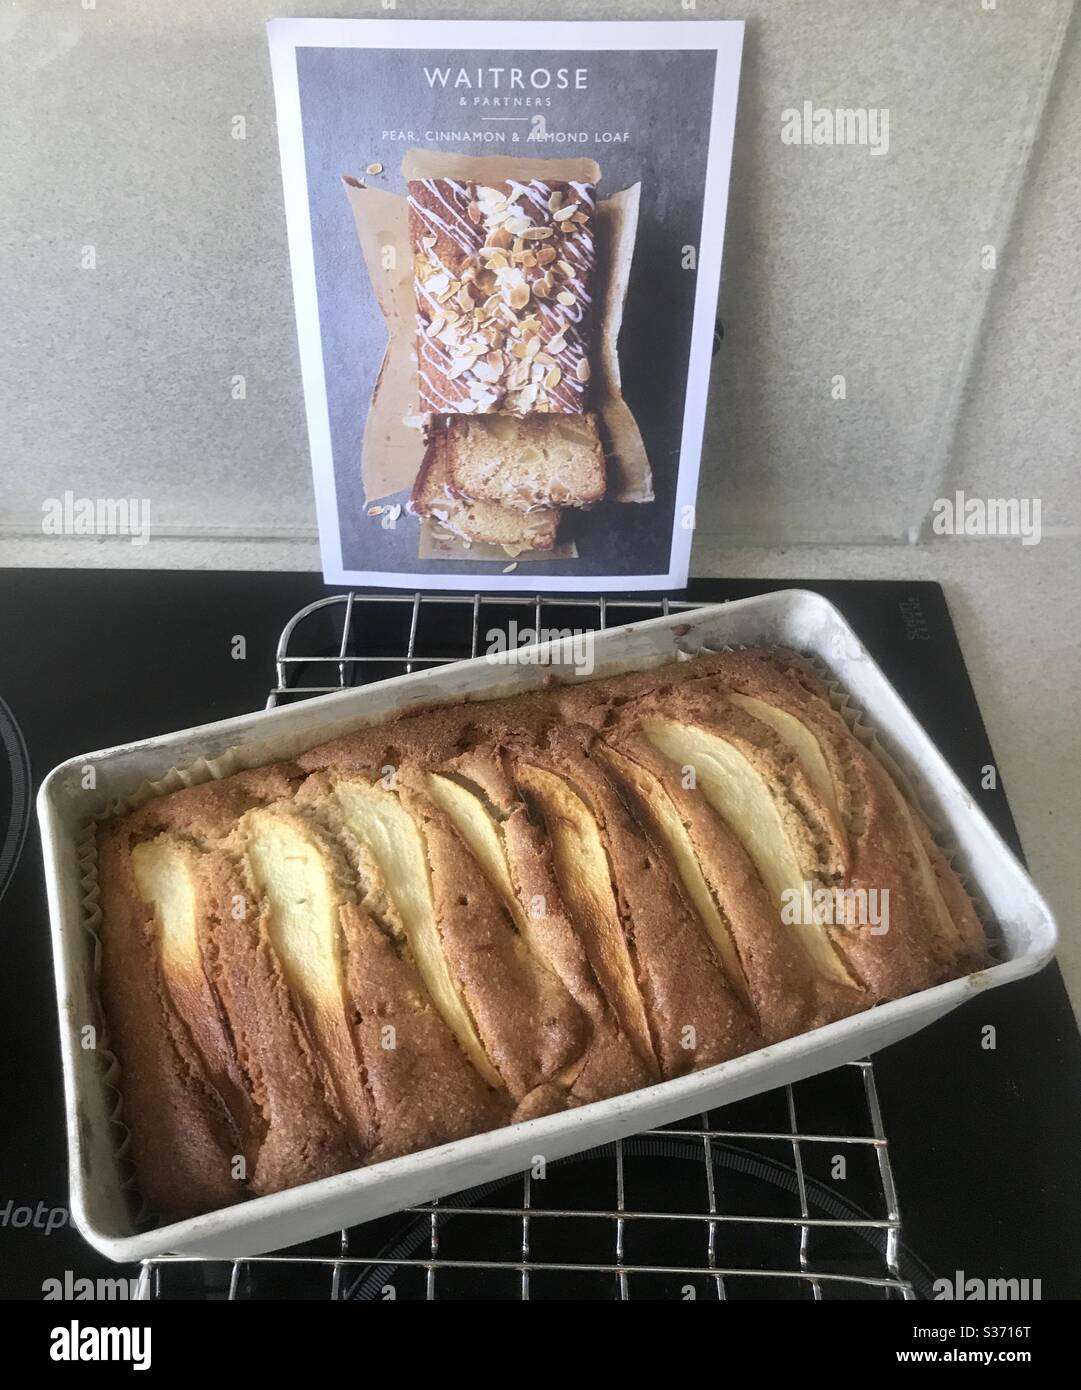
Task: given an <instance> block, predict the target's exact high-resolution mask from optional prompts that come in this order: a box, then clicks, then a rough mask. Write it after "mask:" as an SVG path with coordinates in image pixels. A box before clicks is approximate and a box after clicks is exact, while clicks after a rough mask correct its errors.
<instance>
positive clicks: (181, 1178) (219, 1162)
mask: <svg viewBox="0 0 1081 1390" xmlns="http://www.w3.org/2000/svg"><path fill="white" fill-rule="evenodd" d="M98 873H99V880H100V883H101V899H100V901H101V912H102V920H101V945H102V957H101V994H102V1002H103V1004H104V1007H105V1015H106V1019H107V1022H108V1032H107V1042H108V1045H109V1047H110V1048H111V1050H112V1051H113V1052H114V1053H115V1054H116V1057H117V1060H118V1062H119V1065H120V1073H121V1086H122V1091H123V1097H124V1110H123V1116H122V1118H123V1121H124V1123H125V1125H126V1127H127V1128H128V1130H129V1133H130V1136H131V1150H130V1152H131V1158H132V1161H133V1162H134V1165H135V1173H136V1178H137V1180H138V1182H139V1186H140V1187H141V1189H142V1191H143V1194H144V1196H145V1197H146V1199H147V1201H148V1202H149V1203H150V1204H151V1205H152V1206H153V1207H154V1208H155V1209H156V1210H157V1211H160V1212H162V1213H163V1214H166V1215H168V1216H190V1215H194V1214H195V1213H197V1212H199V1211H206V1210H209V1209H211V1208H214V1207H223V1206H228V1205H230V1204H231V1203H233V1202H237V1201H239V1200H240V1199H241V1198H242V1197H244V1196H245V1195H246V1193H245V1189H244V1184H243V1182H238V1181H234V1179H233V1177H232V1171H233V1170H232V1162H233V1158H234V1155H236V1154H237V1153H238V1152H240V1145H241V1140H240V1136H239V1135H237V1133H236V1131H235V1129H234V1128H233V1125H232V1122H231V1120H230V1117H229V1114H228V1112H227V1110H226V1109H225V1106H224V1105H223V1104H222V1102H221V1100H220V1098H219V1097H218V1096H217V1095H216V1094H215V1093H214V1092H213V1091H212V1090H211V1088H210V1087H209V1085H208V1084H207V1082H206V1080H205V1079H204V1077H203V1074H202V1068H201V1064H200V1061H199V1059H198V1057H197V1055H196V1053H195V1049H194V1047H193V1045H192V1043H191V1039H190V1037H188V1036H187V1030H186V1029H185V1028H184V1025H183V1024H182V1022H181V1020H180V1019H179V1018H178V1016H177V1015H176V1012H175V1010H174V1009H173V1007H172V1005H171V1003H170V1001H169V998H168V993H167V991H166V989H165V985H164V982H163V980H162V978H161V969H160V964H159V961H158V957H157V953H156V950H155V947H154V938H153V928H152V916H151V912H150V909H149V908H148V907H147V906H146V904H144V903H143V902H142V900H141V899H140V897H139V895H138V893H137V891H136V888H135V883H134V880H133V878H132V873H131V865H130V857H129V832H128V828H127V827H126V826H125V825H124V824H123V823H121V824H120V825H118V826H116V827H113V828H112V829H108V830H105V831H104V832H103V833H102V834H101V835H100V836H99V839H98Z"/></svg>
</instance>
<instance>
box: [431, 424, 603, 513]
mask: <svg viewBox="0 0 1081 1390" xmlns="http://www.w3.org/2000/svg"><path fill="white" fill-rule="evenodd" d="M447 434H448V439H447V445H448V448H447V472H448V475H449V479H448V483H449V487H450V490H451V492H453V493H454V495H455V496H456V497H462V498H468V499H471V500H474V501H483V502H495V503H498V504H499V505H500V506H503V507H510V508H511V509H512V510H515V511H523V512H531V511H535V510H538V509H542V508H548V507H591V506H592V505H593V504H594V502H599V501H600V500H601V498H602V497H603V496H604V449H603V446H602V445H601V438H600V434H599V432H598V429H597V417H596V416H595V415H591V414H586V415H578V416H575V417H574V418H572V419H567V418H566V417H565V416H559V415H532V416H528V417H527V418H525V419H522V420H516V419H515V418H514V417H513V416H509V415H462V416H453V417H451V418H450V420H449V421H448V424H447Z"/></svg>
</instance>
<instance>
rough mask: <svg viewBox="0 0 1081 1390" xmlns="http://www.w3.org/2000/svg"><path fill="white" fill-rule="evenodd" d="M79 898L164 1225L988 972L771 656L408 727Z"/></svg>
mask: <svg viewBox="0 0 1081 1390" xmlns="http://www.w3.org/2000/svg"><path fill="white" fill-rule="evenodd" d="M98 873H99V879H100V903H101V911H102V919H101V926H100V934H101V945H102V955H101V994H102V1000H103V1004H104V1009H105V1016H106V1024H107V1037H108V1045H109V1046H110V1047H111V1048H112V1049H113V1050H114V1051H115V1053H116V1055H117V1058H118V1061H119V1067H120V1073H119V1074H120V1086H121V1091H122V1098H123V1110H122V1118H123V1122H124V1124H125V1125H126V1126H127V1127H128V1129H129V1130H130V1134H131V1145H130V1154H131V1157H132V1159H133V1161H134V1165H135V1170H136V1177H137V1180H138V1183H139V1185H140V1187H141V1189H142V1192H143V1194H144V1196H145V1198H146V1199H147V1201H148V1202H149V1203H150V1204H151V1206H152V1207H153V1208H154V1210H155V1211H156V1212H157V1213H159V1214H160V1215H161V1216H163V1217H170V1216H172V1217H175V1216H182V1215H188V1214H192V1213H195V1212H200V1211H206V1210H209V1209H212V1208H215V1207H220V1206H223V1205H225V1204H228V1203H231V1202H235V1201H240V1200H242V1199H245V1198H248V1197H251V1196H256V1195H259V1194H263V1193H269V1192H275V1191H278V1190H281V1189H282V1188H286V1187H290V1186H292V1185H295V1184H298V1183H303V1182H308V1181H312V1180H314V1179H317V1178H321V1177H324V1176H327V1175H329V1174H332V1173H338V1172H341V1171H344V1170H347V1169H349V1168H351V1167H354V1166H357V1165H360V1164H368V1163H377V1162H379V1161H380V1160H382V1159H385V1158H390V1157H392V1156H394V1155H399V1154H404V1153H409V1152H411V1151H414V1150H418V1149H421V1148H425V1147H428V1146H431V1145H437V1144H441V1143H445V1142H447V1141H449V1140H452V1139H456V1138H460V1137H463V1136H466V1135H471V1134H476V1133H480V1132H483V1131H486V1130H489V1129H492V1128H494V1127H497V1126H500V1125H504V1124H509V1123H511V1122H513V1121H515V1120H518V1119H523V1118H530V1117H535V1116H539V1115H543V1114H547V1113H552V1112H554V1111H557V1110H562V1109H565V1108H568V1107H574V1106H578V1105H583V1104H588V1103H589V1102H591V1101H595V1100H598V1099H602V1098H604V1097H607V1096H612V1095H617V1094H620V1093H623V1092H626V1091H630V1090H633V1089H636V1088H638V1087H641V1086H645V1085H648V1084H650V1083H651V1082H654V1081H658V1080H662V1079H667V1078H671V1077H675V1076H679V1075H682V1074H684V1073H686V1072H689V1071H692V1070H694V1069H697V1068H700V1067H705V1066H709V1065H711V1064H713V1063H716V1062H721V1061H724V1060H726V1059H729V1058H732V1057H736V1056H739V1055H741V1054H744V1053H747V1052H749V1051H752V1050H754V1049H756V1048H760V1047H763V1046H766V1045H768V1044H770V1043H773V1042H776V1041H778V1040H780V1039H783V1038H788V1037H792V1036H794V1035H796V1034H798V1033H801V1032H804V1031H806V1030H808V1029H811V1028H815V1027H818V1026H820V1025H822V1024H824V1023H827V1022H830V1021H832V1020H835V1019H839V1018H842V1017H845V1016H847V1015H851V1014H853V1013H856V1012H858V1011H860V1010H863V1009H867V1008H869V1007H871V1006H873V1005H874V1004H876V1003H878V1002H880V1001H883V1000H888V999H894V998H897V997H899V996H901V995H904V994H908V993H911V992H913V991H915V990H919V989H923V988H926V987H927V986H930V985H933V984H936V983H938V982H940V981H943V980H947V979H950V978H953V977H956V976H959V975H962V974H965V973H967V972H969V971H971V970H974V969H978V968H980V967H982V966H983V965H985V964H986V963H987V961H988V955H987V947H986V943H985V939H984V933H983V929H982V927H981V924H980V922H979V919H978V917H977V915H976V913H975V911H974V909H973V906H972V903H971V902H970V900H969V898H968V895H967V894H966V892H965V890H964V888H963V886H962V884H961V882H960V880H959V879H958V878H957V876H956V874H955V873H954V872H953V870H952V868H951V867H950V865H949V864H948V862H947V861H946V859H945V858H944V856H943V854H942V853H941V851H940V850H939V848H938V846H937V845H936V844H935V842H934V840H933V839H932V837H931V835H930V833H929V831H928V829H927V827H926V825H925V823H924V822H923V820H922V818H921V817H920V815H919V814H918V813H917V812H916V811H915V810H914V809H913V808H912V807H911V806H910V805H909V803H908V802H907V800H906V799H905V797H904V795H903V794H902V792H901V791H900V789H899V788H898V786H897V785H896V784H895V782H894V781H893V779H892V778H891V776H890V774H889V773H888V772H887V770H886V769H885V767H884V766H883V765H882V764H881V763H880V762H879V761H878V760H877V759H876V757H875V756H874V755H873V754H872V753H871V752H870V751H869V750H868V749H867V748H866V747H865V746H864V744H863V743H861V742H860V741H859V740H858V739H857V738H855V737H854V736H853V734H852V733H851V732H850V730H849V728H848V726H847V725H846V723H845V722H844V720H843V719H842V718H841V717H840V716H839V715H838V714H837V713H836V711H835V709H834V707H833V705H832V704H831V701H830V698H829V694H828V691H827V689H826V687H825V686H824V685H823V683H822V681H821V679H820V678H819V676H818V675H817V674H816V672H815V670H814V669H813V667H812V666H811V665H810V664H809V663H807V662H806V661H805V660H803V659H802V658H801V657H799V656H798V655H797V654H795V653H793V652H790V651H786V650H782V649H765V648H762V649H752V650H742V651H734V652H723V653H717V654H709V655H704V656H700V657H696V658H693V659H689V660H687V661H685V662H682V663H680V664H676V665H667V666H661V667H657V668H654V669H652V670H649V671H646V672H641V673H634V674H631V675H625V676H620V677H614V678H606V679H600V680H595V681H592V682H584V681H583V682H575V683H573V684H567V685H553V686H548V687H545V688H544V689H542V690H538V691H535V692H531V693H529V694H525V695H521V696H517V697H512V698H506V699H500V700H493V701H485V702H471V703H462V704H457V705H451V706H446V707H440V708H435V709H428V710H423V711H419V712H410V713H406V714H403V715H402V716H400V717H398V718H397V719H395V720H393V721H391V722H389V723H386V724H383V725H380V726H378V727H373V728H366V729H362V730H360V731H358V732H356V733H353V734H349V735H346V736H344V737H341V738H338V739H336V740H334V741H333V742H331V743H327V744H324V745H323V746H321V747H317V748H314V749H312V750H311V751H310V752H307V753H305V754H303V755H301V756H300V757H298V758H297V759H296V761H295V762H290V763H282V764H277V765H274V766H271V767H266V768H262V769H259V770H256V771H248V772H241V773H238V774H236V775H234V776H232V777H228V778H225V779H223V780H221V781H218V782H211V783H206V784H203V785H200V786H197V787H191V788H186V789H183V790H180V791H177V792H173V793H171V794H169V795H166V796H161V797H158V798H156V799H153V800H150V801H148V802H146V803H145V804H144V805H142V806H141V807H140V808H138V809H137V810H134V811H132V812H130V813H128V814H126V815H124V816H122V817H119V818H117V819H115V820H113V821H112V822H109V823H105V824H103V825H102V827H101V828H100V831H99V834H98ZM875 901H877V902H878V903H879V904H880V906H879V908H878V910H871V909H869V908H868V904H872V903H874V902H875ZM887 901H888V910H887V911H883V910H882V908H881V904H883V903H884V902H887Z"/></svg>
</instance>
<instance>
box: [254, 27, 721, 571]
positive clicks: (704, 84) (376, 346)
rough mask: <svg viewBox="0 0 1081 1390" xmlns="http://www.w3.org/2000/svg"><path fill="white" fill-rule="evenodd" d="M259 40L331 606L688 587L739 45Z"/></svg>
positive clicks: (453, 37)
mask: <svg viewBox="0 0 1081 1390" xmlns="http://www.w3.org/2000/svg"><path fill="white" fill-rule="evenodd" d="M268 27H269V34H270V52H271V63H272V68H273V75H274V90H275V99H276V104H277V115H278V134H279V141H280V146H281V162H282V177H283V183H284V191H285V209H286V220H287V226H288V233H289V254H290V260H291V265H292V276H293V294H294V299H295V303H296V315H297V331H298V337H299V344H300V362H301V371H302V374H303V382H304V399H305V406H306V410H307V417H308V434H309V440H310V446H311V455H312V471H313V477H314V485H315V498H316V508H317V514H318V520H319V536H320V545H321V550H322V556H323V569H324V573H325V576H326V578H327V580H328V581H330V582H332V583H347V584H375V585H388V586H393V587H396V588H397V587H423V588H428V589H431V588H446V589H475V588H483V589H489V590H491V589H506V590H514V589H518V590H520V589H523V588H526V589H531V590H548V591H570V590H579V591H604V590H629V589H670V588H679V587H682V585H683V584H684V583H685V582H686V579H687V568H688V561H689V556H690V548H691V541H692V538H693V535H694V516H695V495H696V491H697V486H698V468H699V460H700V455H701V448H702V430H703V423H704V416H705V408H706V392H707V387H708V381H709V372H710V362H711V357H712V351H713V341H714V332H715V321H716V307H717V292H718V287H719V283H720V274H721V254H722V248H723V245H724V225H725V212H726V207H727V201H728V180H729V170H730V165H731V156H732V135H733V128H734V124H735V113H736V101H737V95H738V85H739V66H740V52H741V47H742V40H743V25H742V23H738V22H735V21H724V22H712V21H695V22H693V23H692V22H678V21H676V22H671V23H619V22H611V23H606V22H596V23H577V22H574V23H535V22H522V23H519V22H507V23H497V22H483V23H480V22H474V21H446V22H420V21H412V20H395V19H390V20H311V19H276V20H272V21H270V24H269V26H268Z"/></svg>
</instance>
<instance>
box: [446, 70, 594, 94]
mask: <svg viewBox="0 0 1081 1390" xmlns="http://www.w3.org/2000/svg"><path fill="white" fill-rule="evenodd" d="M424 76H425V77H426V78H427V79H428V86H429V87H466V88H468V89H469V90H470V91H473V90H476V89H478V88H481V87H484V88H487V89H488V90H490V91H495V90H498V89H499V88H500V87H502V88H505V89H507V90H508V91H512V92H513V91H519V92H524V91H525V90H526V88H527V87H532V88H533V90H534V91H536V92H543V91H544V90H545V89H546V88H548V87H554V88H555V89H556V91H557V92H558V91H563V92H565V91H567V90H568V89H570V88H573V89H574V90H575V91H576V92H584V91H585V89H586V85H587V83H588V81H589V69H588V68H554V69H553V68H533V70H532V71H531V72H526V70H525V68H458V69H457V71H455V69H454V68H428V67H426V68H425V69H424Z"/></svg>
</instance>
